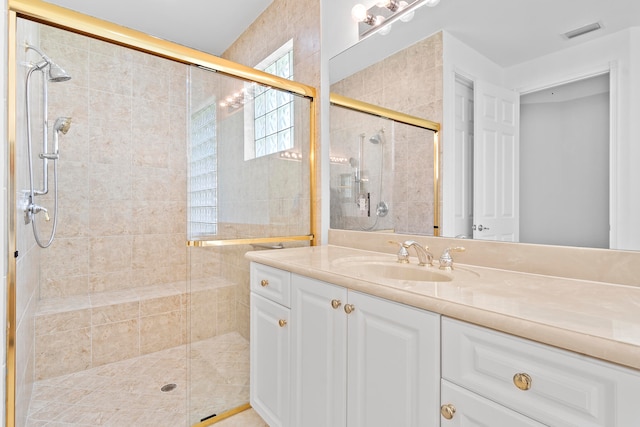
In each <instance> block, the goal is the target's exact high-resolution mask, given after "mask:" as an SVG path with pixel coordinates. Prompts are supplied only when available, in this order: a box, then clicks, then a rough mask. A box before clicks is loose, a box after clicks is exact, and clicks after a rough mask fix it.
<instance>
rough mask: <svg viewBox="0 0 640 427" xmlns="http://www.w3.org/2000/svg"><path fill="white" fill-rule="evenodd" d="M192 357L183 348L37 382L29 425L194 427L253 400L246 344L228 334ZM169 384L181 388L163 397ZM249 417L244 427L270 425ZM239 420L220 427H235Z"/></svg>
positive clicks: (195, 349)
mask: <svg viewBox="0 0 640 427" xmlns="http://www.w3.org/2000/svg"><path fill="white" fill-rule="evenodd" d="M187 352H188V348H187V346H179V347H174V348H170V349H167V350H163V351H159V352H156V353H151V354H147V355H144V356H140V357H136V358H133V359H127V360H124V361H120V362H115V363H110V364H107V365H103V366H99V367H96V368H92V369H88V370H86V371H81V372H76V373H73V374H69V375H64V376H60V377H55V378H50V379H46V380H42V381H38V382H36V383H34V386H33V394H32V397H31V403H30V406H29V414H28V418H27V422H26V427H40V426H47V427H63V426H109V427H128V426H135V427H147V426H148V427H164V426H166V427H177V426H186V425H187V423H186V421H187V419H188V420H189V423H188V425H193V424H195V423H197V422H199V421H200V419H201V418H204V417H206V416H209V415H211V414H214V413H221V412H223V411H225V410H228V409H231V408H234V407H237V406H240V405H242V404H244V403H246V402H248V401H249V343H248V341H247V340H245V339H244V338H242V337H241V336H240V335H239V334H237V333H230V334H226V335H221V336H218V337H214V338H211V339H208V340H202V341H198V342H196V343H194V344H192V345H191V350H190V355H189V358H187V357H186V356H187ZM187 364H189V372H191V373H192V378H191V381H189V382H188V381H187V377H186V373H187ZM165 384H176V385H177V387H176V388H175V389H174V390H173V391H169V392H162V391H161V390H160V389H161V387H162V386H164V385H165ZM187 402H189V407H187ZM245 412H246V414H245V413H244V412H243V413H241V416H242V417H248V419H249V421H248V422H249V424H242V425H247V426H263V425H266V424H264V423H262V421H261V420H260V417H258V416H257V415H255V413H254V412H253V411H245ZM187 413H189V415H187ZM252 413H253V415H255V423H253V421H251V420H253V419H254V418H252ZM236 417H237V416H234V417H232V418H230V419H228V421H223V422H222V423H220V424H223V425H232V422H231V420H232V419H236ZM240 418H241V417H239V418H237V420H238V421H240ZM224 423H227V424H224ZM261 423H262V424H261Z"/></svg>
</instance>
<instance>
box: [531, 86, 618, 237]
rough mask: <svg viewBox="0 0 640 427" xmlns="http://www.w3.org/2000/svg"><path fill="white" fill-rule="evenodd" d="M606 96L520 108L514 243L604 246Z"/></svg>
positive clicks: (606, 213) (606, 230) (606, 222)
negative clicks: (517, 237)
mask: <svg viewBox="0 0 640 427" xmlns="http://www.w3.org/2000/svg"><path fill="white" fill-rule="evenodd" d="M608 114H609V94H608V93H600V94H597V95H591V96H585V97H582V98H578V99H571V100H567V101H564V102H542V103H523V104H522V105H521V108H520V129H521V132H520V157H521V159H522V160H523V161H522V162H521V166H520V242H523V243H541V244H552V245H564V246H580V247H594V248H608V247H609V120H608Z"/></svg>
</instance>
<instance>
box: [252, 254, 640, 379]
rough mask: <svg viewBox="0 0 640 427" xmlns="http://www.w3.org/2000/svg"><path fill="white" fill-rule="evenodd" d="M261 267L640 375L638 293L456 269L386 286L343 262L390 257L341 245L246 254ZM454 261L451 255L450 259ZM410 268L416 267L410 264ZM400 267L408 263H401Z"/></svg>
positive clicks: (579, 282) (504, 272)
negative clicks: (436, 277) (434, 278)
mask: <svg viewBox="0 0 640 427" xmlns="http://www.w3.org/2000/svg"><path fill="white" fill-rule="evenodd" d="M246 257H247V258H248V259H249V260H251V261H255V262H258V263H261V264H265V265H269V266H272V267H276V268H280V269H283V270H287V271H290V272H292V273H297V274H301V275H304V276H308V277H311V278H314V279H318V280H322V281H326V282H330V283H334V284H336V285H340V286H344V287H346V288H348V289H352V290H355V291H360V292H365V293H368V294H371V295H376V296H379V297H382V298H386V299H389V300H392V301H396V302H400V303H403V304H407V305H411V306H414V307H418V308H422V309H425V310H429V311H432V312H435V313H440V314H442V315H445V316H448V317H451V318H455V319H459V320H463V321H467V322H470V323H474V324H477V325H481V326H485V327H488V328H491V329H495V330H499V331H502V332H506V333H509V334H513V335H516V336H519V337H523V338H527V339H530V340H534V341H538V342H541V343H544V344H548V345H552V346H555V347H559V348H563V349H566V350H570V351H574V352H577V353H581V354H585V355H588V356H591V357H595V358H598V359H602V360H606V361H609V362H613V363H616V364H619V365H623V366H626V367H630V368H634V369H637V370H640V288H638V287H635V286H625V285H616V284H608V283H602V282H592V281H584V280H573V279H565V278H559V277H553V276H544V275H537V274H528V273H519V272H513V271H508V270H499V269H493V268H484V267H478V266H472V265H462V264H454V267H455V269H454V271H453V272H451V273H444V274H450V275H451V277H452V280H451V281H446V282H416V281H405V280H392V279H385V278H380V277H373V276H371V275H368V274H366V273H365V274H361V273H358V271H357V270H355V269H354V268H352V266H350V265H349V261H358V260H365V259H375V260H377V261H379V262H386V261H389V262H394V260H395V259H396V258H395V256H394V255H390V254H383V253H379V252H370V251H364V250H359V249H352V248H347V247H342V246H332V245H325V246H315V247H305V248H294V249H284V250H273V251H254V252H248V253H247V254H246ZM454 258H455V254H454ZM411 263H412V264H413V265H409V267H410V268H431V269H433V271H434V272H439V273H442V271H441V270H438V268H437V267H417V266H416V263H417V259H416V258H415V257H412V258H411ZM405 265H406V264H405Z"/></svg>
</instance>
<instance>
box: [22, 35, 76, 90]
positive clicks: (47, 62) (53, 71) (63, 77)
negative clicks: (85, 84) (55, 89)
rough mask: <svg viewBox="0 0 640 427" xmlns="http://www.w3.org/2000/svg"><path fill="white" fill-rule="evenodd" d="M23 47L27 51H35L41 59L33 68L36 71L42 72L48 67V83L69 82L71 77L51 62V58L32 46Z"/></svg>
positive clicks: (27, 44)
mask: <svg viewBox="0 0 640 427" xmlns="http://www.w3.org/2000/svg"><path fill="white" fill-rule="evenodd" d="M25 46H26V49H27V50H29V49H31V50H35V51H36V52H38V54H39V55H40V56H41V57H42V61H40V62H38V63H36V64H34V67H35V68H36V69H37V70H44V69H45V68H47V66H48V67H49V81H50V82H66V81H67V80H71V76H70V75H69V73H67V72H66V71H65V70H64V69H63V68H62V67H61V66H59V65H58V64H56V63H55V62H53V61H52V60H51V58H49V57H48V56H47V55H45V54H44V52H42V51H41V50H40V49H38V48H37V47H35V46H33V45H30V44H29V43H26V44H25Z"/></svg>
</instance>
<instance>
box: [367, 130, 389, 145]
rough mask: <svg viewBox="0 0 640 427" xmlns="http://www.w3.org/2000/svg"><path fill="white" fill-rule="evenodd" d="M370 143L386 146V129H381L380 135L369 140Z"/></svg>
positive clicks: (377, 134)
mask: <svg viewBox="0 0 640 427" xmlns="http://www.w3.org/2000/svg"><path fill="white" fill-rule="evenodd" d="M369 142H370V143H372V144H384V142H385V136H384V129H380V131H379V132H378V133H376V134H375V135H373V136H372V137H371V138H369Z"/></svg>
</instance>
